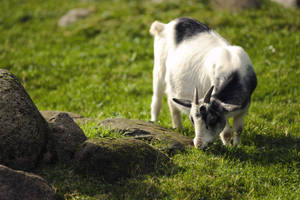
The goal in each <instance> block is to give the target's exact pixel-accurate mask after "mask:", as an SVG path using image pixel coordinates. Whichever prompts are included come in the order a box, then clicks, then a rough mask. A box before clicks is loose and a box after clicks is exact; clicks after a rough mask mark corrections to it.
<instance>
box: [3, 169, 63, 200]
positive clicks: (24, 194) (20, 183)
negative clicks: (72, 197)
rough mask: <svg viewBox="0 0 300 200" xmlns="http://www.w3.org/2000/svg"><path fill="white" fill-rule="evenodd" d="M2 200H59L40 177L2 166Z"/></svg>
mask: <svg viewBox="0 0 300 200" xmlns="http://www.w3.org/2000/svg"><path fill="white" fill-rule="evenodd" d="M0 199H1V200H59V199H62V198H60V197H59V196H58V195H56V194H55V191H54V190H53V189H52V188H51V186H50V185H49V184H48V183H47V182H46V181H45V180H44V179H43V178H41V177H40V176H37V175H35V174H32V173H27V172H23V171H16V170H13V169H10V168H8V167H6V166H4V165H0Z"/></svg>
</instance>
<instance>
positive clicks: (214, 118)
mask: <svg viewBox="0 0 300 200" xmlns="http://www.w3.org/2000/svg"><path fill="white" fill-rule="evenodd" d="M190 119H191V121H192V123H193V125H194V127H195V133H196V136H197V137H198V138H197V139H196V140H197V141H198V142H199V144H201V146H199V147H198V148H204V147H206V146H207V145H208V144H210V143H212V142H214V140H215V139H216V138H217V136H218V135H219V134H220V133H221V131H222V130H223V129H224V127H225V124H226V119H225V112H224V109H223V107H222V106H221V105H220V104H219V103H218V102H217V101H214V100H212V101H211V102H210V103H203V102H200V103H199V105H195V104H192V107H191V112H190ZM195 138H196V137H195ZM194 142H195V139H194Z"/></svg>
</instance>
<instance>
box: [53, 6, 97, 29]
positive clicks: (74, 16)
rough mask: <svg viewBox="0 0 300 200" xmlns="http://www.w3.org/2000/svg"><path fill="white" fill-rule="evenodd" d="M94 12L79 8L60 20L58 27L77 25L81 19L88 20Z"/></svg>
mask: <svg viewBox="0 0 300 200" xmlns="http://www.w3.org/2000/svg"><path fill="white" fill-rule="evenodd" d="M93 11H94V10H93V9H84V8H77V9H73V10H70V11H69V12H68V13H66V14H65V15H64V16H62V17H61V18H60V20H59V21H58V26H61V27H63V26H68V25H70V24H73V23H75V22H76V21H78V20H79V19H82V18H86V17H87V16H89V15H90V14H92V12H93Z"/></svg>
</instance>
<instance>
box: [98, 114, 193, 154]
mask: <svg viewBox="0 0 300 200" xmlns="http://www.w3.org/2000/svg"><path fill="white" fill-rule="evenodd" d="M99 125H100V126H101V127H103V128H106V129H111V130H112V131H114V132H119V133H120V134H122V135H124V136H130V137H133V138H135V139H140V140H144V141H147V142H149V143H150V144H153V145H155V146H156V147H157V148H158V149H159V150H161V151H163V152H165V153H167V154H169V155H172V154H174V153H176V152H177V151H183V150H184V149H185V148H186V147H191V146H193V142H192V139H191V138H189V137H187V136H183V135H180V134H178V133H176V132H174V131H171V130H169V129H166V128H162V127H160V126H158V125H155V124H153V123H150V122H144V121H141V120H130V119H124V118H114V119H106V120H103V121H101V122H100V123H99Z"/></svg>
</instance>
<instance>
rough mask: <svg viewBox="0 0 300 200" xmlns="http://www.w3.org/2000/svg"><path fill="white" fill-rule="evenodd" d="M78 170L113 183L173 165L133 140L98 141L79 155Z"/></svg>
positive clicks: (90, 143) (144, 144)
mask: <svg viewBox="0 0 300 200" xmlns="http://www.w3.org/2000/svg"><path fill="white" fill-rule="evenodd" d="M75 161H76V168H75V171H76V172H77V173H80V174H88V175H90V176H95V177H100V178H101V179H103V180H105V181H108V182H113V181H116V180H119V179H121V178H127V177H133V176H136V175H139V174H145V173H150V172H153V171H155V170H159V169H160V168H161V167H163V166H167V165H169V164H170V162H169V158H168V157H167V156H166V155H165V154H163V153H161V152H160V151H158V150H156V149H154V148H153V147H151V146H150V145H148V144H147V143H145V142H142V141H139V140H136V139H133V138H114V139H107V138H94V139H89V140H87V141H86V142H85V143H83V144H82V146H81V148H80V149H79V150H78V151H77V152H76V156H75Z"/></svg>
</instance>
